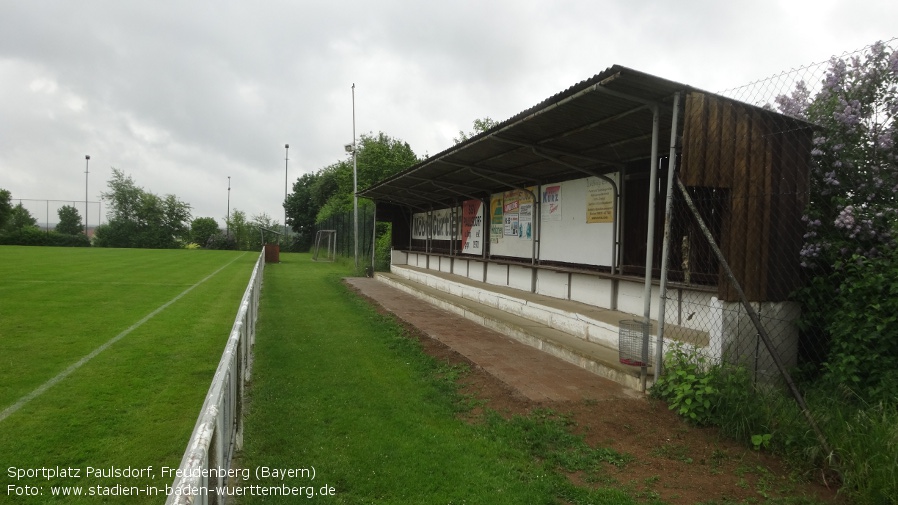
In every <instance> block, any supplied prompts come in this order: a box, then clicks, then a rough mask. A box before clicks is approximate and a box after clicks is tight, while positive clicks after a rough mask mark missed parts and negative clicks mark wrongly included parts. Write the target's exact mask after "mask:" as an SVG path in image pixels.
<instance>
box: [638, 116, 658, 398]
mask: <svg viewBox="0 0 898 505" xmlns="http://www.w3.org/2000/svg"><path fill="white" fill-rule="evenodd" d="M659 116H660V112H659V107H658V106H657V105H655V106H653V107H652V164H651V170H650V174H649V215H648V221H649V222H648V231H647V233H646V238H645V289H644V291H643V295H642V298H643V313H642V315H643V322H644V324H645V325H644V331H645V333H644V334H643V336H642V357H643V359H642V369H641V370H640V377H641V379H642V391H643V392H645V387H646V380H647V379H648V367H647V364H646V361H648V359H647V358H648V346H649V329H650V328H651V324H652V319H651V318H652V262H653V260H654V252H655V251H654V249H655V196H656V195H657V193H658V137H659V136H660V134H661V132H660V129H661V128H660V125H659V122H660V118H659Z"/></svg>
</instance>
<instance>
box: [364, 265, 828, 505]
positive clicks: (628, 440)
mask: <svg viewBox="0 0 898 505" xmlns="http://www.w3.org/2000/svg"><path fill="white" fill-rule="evenodd" d="M347 283H348V284H349V285H350V286H352V287H353V289H355V290H356V291H357V292H359V294H360V295H362V296H364V297H366V298H367V299H368V300H369V301H371V302H372V304H374V305H375V306H376V307H378V309H379V310H380V311H382V312H384V313H389V314H392V315H393V316H394V317H396V318H397V320H398V321H399V322H401V323H402V324H403V325H404V326H405V327H407V328H408V329H409V332H410V334H411V335H412V336H413V337H414V338H417V339H418V340H419V341H420V342H421V344H422V347H423V349H424V350H425V352H427V353H428V354H430V355H432V356H434V357H436V358H437V359H439V360H441V361H446V362H449V363H451V364H462V363H464V364H467V365H468V366H469V368H470V370H471V371H470V373H468V374H467V375H466V376H465V377H463V379H462V380H461V386H462V389H461V392H462V394H465V395H470V396H471V397H472V398H475V399H476V400H477V401H476V402H475V403H476V404H477V405H479V406H478V407H476V408H475V409H473V410H472V411H470V412H468V413H467V414H466V418H467V420H468V421H469V422H478V419H479V417H480V414H481V413H482V412H483V410H484V409H492V410H494V411H496V412H499V413H501V414H503V415H505V416H512V415H515V414H527V413H530V412H532V411H534V410H535V409H549V410H551V411H553V412H556V413H558V414H560V415H564V416H569V419H570V420H571V421H572V422H573V426H574V428H575V430H576V431H577V432H578V433H580V434H582V435H583V436H584V437H585V439H586V441H587V442H588V443H589V445H590V446H592V447H609V448H611V449H614V450H615V451H618V452H619V453H622V454H627V455H630V456H632V457H633V458H634V459H633V461H631V462H630V463H628V464H627V465H625V466H624V467H623V468H621V469H618V468H615V467H612V466H608V468H607V471H606V472H605V473H604V474H603V475H602V476H601V477H600V478H599V479H596V478H595V476H584V475H579V474H571V475H570V476H569V477H570V478H571V479H572V480H573V481H575V482H577V483H578V484H582V485H589V486H614V487H618V488H623V489H627V490H629V491H630V492H631V493H632V494H633V495H634V496H638V497H643V498H652V497H657V498H660V499H662V500H664V501H665V502H667V503H671V504H683V505H686V504H689V505H692V504H695V503H699V502H708V501H724V500H729V501H728V502H727V503H732V502H736V503H739V502H743V501H745V500H755V501H753V502H758V501H759V502H761V503H763V502H764V500H765V498H767V497H782V496H807V497H813V498H816V499H818V500H821V501H823V502H829V503H840V502H841V501H840V500H838V499H837V497H836V494H835V492H834V491H833V490H830V489H827V488H826V487H825V486H824V485H823V484H820V483H816V482H814V480H815V477H816V476H814V475H792V474H791V473H790V472H789V471H788V470H787V469H786V468H785V466H784V465H783V464H782V462H781V461H779V460H778V459H777V458H774V457H772V456H770V455H769V454H766V453H760V452H757V451H754V450H753V449H751V448H750V447H747V446H745V445H742V444H738V443H735V442H733V441H731V440H727V439H723V438H722V437H721V436H719V434H718V432H717V431H716V430H715V429H711V428H704V429H698V428H694V427H691V426H689V425H687V424H686V423H685V422H684V421H682V420H681V419H680V418H679V417H677V416H676V415H675V414H674V413H672V412H670V411H669V410H668V409H667V406H666V405H664V404H663V403H661V402H659V401H655V400H652V399H649V398H646V397H643V396H642V395H641V394H638V393H637V394H634V393H633V392H632V391H629V390H627V389H626V388H623V387H622V386H620V385H619V384H617V383H614V382H611V381H608V380H605V379H602V378H600V377H597V376H595V375H593V374H590V373H589V372H585V371H584V370H582V369H580V368H579V367H576V366H574V365H571V364H569V363H567V362H564V361H562V360H560V359H558V358H555V357H553V356H550V355H548V354H546V353H543V352H541V351H538V350H535V349H533V348H530V347H528V346H526V345H523V344H520V343H518V342H516V341H513V340H511V339H509V338H508V337H505V336H503V335H499V334H498V333H496V332H493V331H491V330H489V329H486V328H484V327H482V326H479V325H477V324H475V323H472V322H470V321H468V320H466V319H464V318H461V317H459V316H456V315H453V314H450V313H448V312H446V311H443V310H440V309H437V308H435V307H433V306H431V305H430V304H427V303H426V302H423V301H421V300H418V299H416V298H414V297H412V296H410V295H407V294H405V293H403V292H401V291H398V290H396V289H393V288H391V287H389V286H386V285H385V284H383V283H381V282H379V281H376V280H373V279H356V278H353V279H347ZM587 477H588V478H587ZM587 481H588V482H587Z"/></svg>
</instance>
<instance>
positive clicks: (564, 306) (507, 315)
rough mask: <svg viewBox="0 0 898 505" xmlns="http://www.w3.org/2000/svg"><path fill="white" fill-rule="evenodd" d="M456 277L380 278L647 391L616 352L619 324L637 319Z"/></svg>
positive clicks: (410, 271) (409, 270) (408, 271)
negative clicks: (630, 319) (625, 319)
mask: <svg viewBox="0 0 898 505" xmlns="http://www.w3.org/2000/svg"><path fill="white" fill-rule="evenodd" d="M397 270H401V271H400V272H397ZM431 274H433V275H431ZM453 277H458V276H452V275H451V274H441V273H439V272H431V271H426V270H422V269H417V268H413V267H402V268H400V269H396V268H394V272H392V273H377V274H376V278H377V279H378V280H380V281H382V282H385V283H387V284H388V285H390V286H392V287H394V288H396V289H399V290H401V291H404V292H406V293H409V294H411V295H414V296H416V297H418V298H421V299H423V300H426V301H428V302H429V303H431V304H433V305H435V306H437V307H439V308H441V309H443V310H446V311H449V312H452V313H454V314H458V315H460V316H463V317H465V318H467V319H469V320H471V321H474V322H476V323H478V324H481V325H482V326H484V327H486V328H489V329H491V330H494V331H497V332H499V333H502V334H504V335H506V336H509V337H511V338H514V339H515V340H518V341H520V342H522V343H524V344H527V345H530V346H532V347H535V348H537V349H540V350H542V351H544V352H547V353H549V354H552V355H554V356H556V357H558V358H561V359H563V360H565V361H567V362H569V363H572V364H575V365H577V366H579V367H581V368H583V369H585V370H588V371H590V372H592V373H595V374H596V375H599V376H601V377H605V378H607V379H610V380H613V381H615V382H617V383H619V384H622V385H624V386H626V387H629V388H631V389H635V390H641V389H642V381H641V378H640V369H639V367H634V366H630V365H625V364H623V363H621V362H620V355H619V352H618V349H617V325H618V322H619V320H620V319H621V318H626V317H627V316H630V317H631V318H635V316H632V315H628V314H623V313H620V312H617V311H608V310H604V309H597V308H595V307H589V306H586V305H584V304H577V305H583V307H574V306H571V304H572V303H575V302H565V301H562V300H555V299H551V298H548V297H541V296H540V295H533V294H532V293H520V292H518V293H515V292H514V291H516V290H512V291H511V292H508V293H506V292H505V290H506V289H507V288H500V287H497V286H483V285H481V286H476V285H473V283H472V281H470V280H468V279H465V278H457V279H455V278H453ZM422 281H423V282H422ZM456 293H457V294H456ZM541 298H546V299H545V300H542V299H541ZM484 301H486V303H484ZM562 302H563V303H562ZM578 310H579V311H580V312H590V313H591V314H583V313H579V312H578ZM596 316H599V317H598V318H596ZM600 334H601V335H600ZM610 334H613V338H614V342H613V344H610V343H609V342H608V340H609V335H610ZM648 373H649V376H648V383H649V384H651V382H652V377H653V376H654V375H653V368H652V367H649V368H648Z"/></svg>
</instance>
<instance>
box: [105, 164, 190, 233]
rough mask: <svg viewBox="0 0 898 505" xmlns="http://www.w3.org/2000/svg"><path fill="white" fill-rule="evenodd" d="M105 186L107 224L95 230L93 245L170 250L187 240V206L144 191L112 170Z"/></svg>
mask: <svg viewBox="0 0 898 505" xmlns="http://www.w3.org/2000/svg"><path fill="white" fill-rule="evenodd" d="M107 186H108V187H109V191H107V192H104V193H103V194H102V196H103V199H104V200H106V201H107V202H108V205H109V212H108V214H107V217H108V218H109V224H108V225H104V226H99V227H97V231H96V239H97V240H96V244H97V245H99V246H102V247H142V248H156V249H172V248H177V247H180V246H181V243H182V242H183V241H184V240H186V239H187V233H188V231H189V227H188V223H189V222H190V217H191V216H190V205H189V204H187V203H185V202H182V201H181V200H180V199H178V197H176V196H174V195H166V196H164V197H160V196H158V195H156V194H153V193H151V192H149V191H146V190H144V189H143V188H141V187H139V186H137V184H135V183H134V180H133V179H132V178H131V177H130V176H126V175H125V174H124V173H123V172H122V171H121V170H118V169H116V168H113V169H112V177H111V178H110V179H109V181H108V183H107Z"/></svg>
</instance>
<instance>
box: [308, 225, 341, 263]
mask: <svg viewBox="0 0 898 505" xmlns="http://www.w3.org/2000/svg"><path fill="white" fill-rule="evenodd" d="M322 243H323V245H324V257H323V258H322V257H319V256H320V254H321V246H322ZM336 255H337V230H318V233H316V234H315V250H314V252H313V253H312V261H319V260H320V261H334V258H335V257H336Z"/></svg>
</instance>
